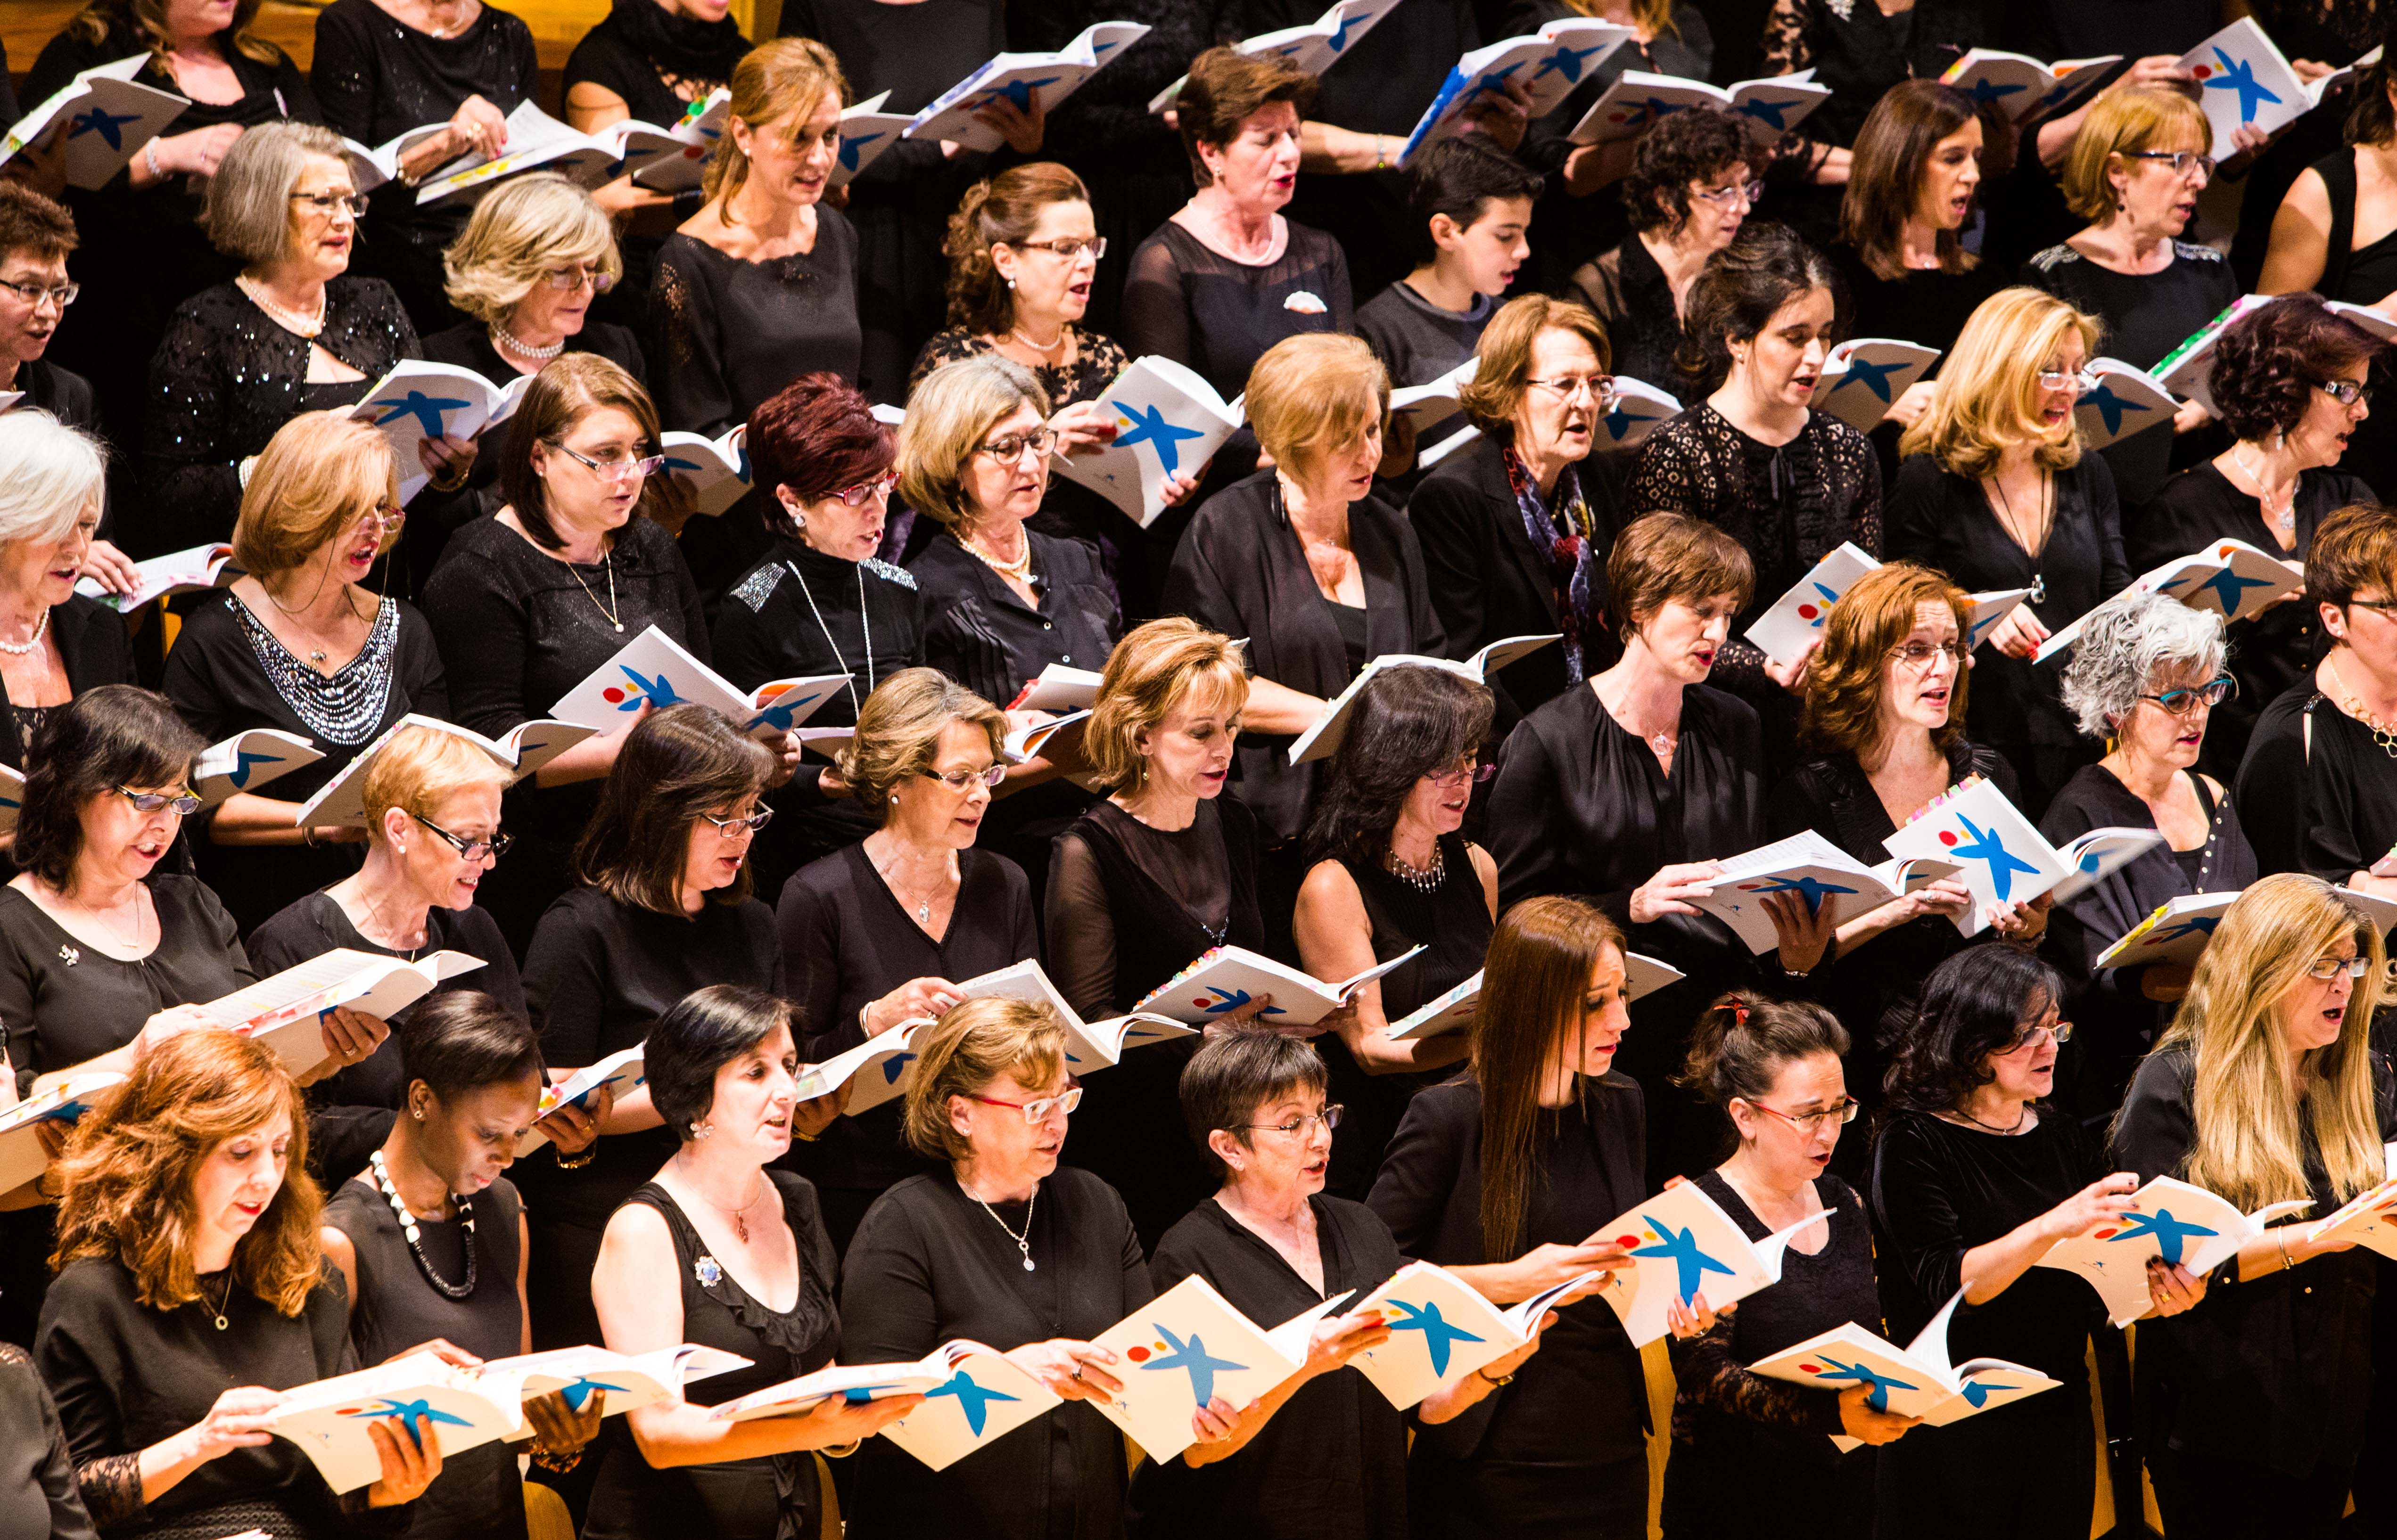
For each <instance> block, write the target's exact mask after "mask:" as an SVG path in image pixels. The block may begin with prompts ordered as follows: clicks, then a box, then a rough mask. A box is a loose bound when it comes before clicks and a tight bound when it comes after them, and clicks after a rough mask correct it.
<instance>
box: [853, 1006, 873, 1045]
mask: <svg viewBox="0 0 2397 1540" xmlns="http://www.w3.org/2000/svg"><path fill="white" fill-rule="evenodd" d="M872 1009H874V1002H872V1001H870V1000H869V1001H867V1002H865V1003H864V1004H863V1005H860V1006H859V1007H858V1008H857V1029H858V1030H859V1031H861V1032H864V1034H865V1035H866V1036H867V1037H872V1036H873V1035H874V1024H873V1023H872V1022H870V1021H868V1020H866V1019H865V1013H866V1012H868V1011H870V1010H872Z"/></svg>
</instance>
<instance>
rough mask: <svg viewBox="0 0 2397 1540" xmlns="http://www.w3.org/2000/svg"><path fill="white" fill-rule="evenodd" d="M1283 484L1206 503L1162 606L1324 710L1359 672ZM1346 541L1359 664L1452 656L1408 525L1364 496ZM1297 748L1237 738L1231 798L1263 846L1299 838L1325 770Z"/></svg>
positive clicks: (1257, 483)
mask: <svg viewBox="0 0 2397 1540" xmlns="http://www.w3.org/2000/svg"><path fill="white" fill-rule="evenodd" d="M1348 541H1349V546H1350V548H1351V551H1353V553H1354V554H1355V556H1356V560H1357V567H1358V572H1359V577H1360V578H1362V580H1363V583H1364V588H1365V656H1366V657H1367V658H1369V659H1370V658H1374V657H1381V656H1382V655H1383V654H1385V653H1416V654H1420V655H1422V656H1425V657H1447V656H1448V653H1449V643H1448V633H1447V632H1446V631H1444V630H1442V629H1441V627H1440V616H1439V614H1438V612H1437V611H1435V610H1434V609H1433V608H1432V602H1431V578H1430V573H1429V571H1428V568H1427V564H1426V562H1425V560H1424V553H1423V547H1422V546H1421V545H1419V544H1417V543H1416V540H1415V535H1414V531H1413V529H1412V528H1410V527H1409V526H1408V524H1407V521H1406V519H1405V518H1404V517H1403V516H1402V515H1400V514H1399V512H1398V511H1397V510H1395V509H1393V508H1391V507H1390V506H1389V505H1388V504H1387V503H1385V502H1383V501H1382V500H1381V499H1380V498H1377V497H1373V496H1370V495H1369V496H1367V497H1365V498H1360V499H1359V500H1358V501H1356V502H1353V503H1351V504H1349V505H1348ZM1162 607H1163V608H1164V610H1165V613H1167V614H1169V615H1186V616H1188V617H1190V618H1191V619H1193V620H1196V621H1198V623H1199V624H1200V625H1202V626H1205V627H1206V628H1207V629H1208V630H1210V631H1221V632H1222V633H1223V634H1225V636H1238V637H1246V638H1248V648H1247V658H1248V666H1249V671H1250V673H1252V674H1253V675H1255V676H1256V677H1258V678H1261V679H1270V680H1272V681H1273V682H1274V683H1276V684H1284V685H1287V686H1289V687H1290V688H1291V689H1293V690H1299V691H1303V692H1304V693H1306V694H1307V695H1311V696H1318V697H1321V698H1323V699H1325V700H1329V699H1331V698H1332V697H1333V696H1336V695H1338V694H1339V693H1340V692H1341V691H1342V690H1343V689H1345V688H1346V686H1347V684H1348V681H1349V680H1350V679H1351V678H1352V677H1353V676H1354V673H1355V670H1352V669H1351V668H1350V667H1349V666H1348V657H1347V653H1346V648H1345V647H1344V646H1343V644H1342V643H1341V639H1340V629H1339V626H1338V625H1337V624H1336V623H1335V621H1334V619H1333V617H1332V616H1331V615H1330V614H1329V613H1328V612H1327V611H1326V609H1325V607H1324V604H1323V591H1322V590H1320V589H1319V588H1318V587H1317V586H1316V582H1315V574H1314V572H1313V570H1312V569H1311V568H1310V567H1309V566H1308V565H1307V562H1306V551H1305V549H1304V548H1303V547H1302V546H1301V545H1300V544H1299V539H1298V535H1297V532H1296V531H1295V530H1293V529H1292V527H1291V523H1290V514H1289V511H1288V510H1287V509H1285V508H1284V506H1283V503H1282V494H1281V485H1280V482H1279V472H1277V471H1258V472H1257V473H1256V474H1254V475H1252V476H1250V477H1248V478H1247V479H1246V480H1244V481H1241V482H1239V483H1237V484H1235V485H1232V486H1229V487H1226V488H1225V490H1223V491H1222V492H1219V493H1217V494H1216V495H1215V496H1213V497H1212V498H1208V499H1207V502H1206V505H1205V506H1204V507H1202V508H1200V509H1199V510H1198V517H1197V518H1195V519H1193V520H1192V521H1191V523H1190V527H1189V529H1188V530H1187V531H1185V533H1184V535H1183V537H1182V543H1181V545H1180V547H1179V548H1177V549H1176V550H1175V551H1174V553H1173V569H1172V573H1171V574H1170V575H1169V576H1168V577H1167V578H1166V580H1165V597H1164V602H1163V606H1162ZM1293 741H1295V740H1294V739H1293V738H1292V737H1286V736H1275V735H1267V734H1263V733H1244V734H1242V735H1241V736H1240V740H1239V744H1238V745H1237V746H1236V747H1235V749H1234V754H1233V768H1232V790H1233V791H1234V793H1235V794H1236V795H1238V796H1239V799H1240V800H1241V801H1242V802H1244V803H1248V805H1249V808H1250V810H1251V811H1252V812H1253V813H1255V814H1256V815H1257V822H1258V824H1259V825H1260V826H1262V828H1263V830H1264V832H1265V843H1267V844H1268V845H1273V844H1278V843H1281V842H1283V841H1285V840H1290V839H1293V838H1295V837H1296V836H1297V835H1298V834H1299V833H1300V831H1301V830H1304V829H1305V828H1306V820H1307V818H1308V817H1309V816H1311V814H1312V813H1313V811H1314V807H1315V795H1316V785H1317V781H1318V779H1319V775H1320V773H1321V770H1322V765H1321V763H1320V762H1310V763H1306V764H1296V765H1294V764H1292V763H1290V748H1291V744H1292V742H1293Z"/></svg>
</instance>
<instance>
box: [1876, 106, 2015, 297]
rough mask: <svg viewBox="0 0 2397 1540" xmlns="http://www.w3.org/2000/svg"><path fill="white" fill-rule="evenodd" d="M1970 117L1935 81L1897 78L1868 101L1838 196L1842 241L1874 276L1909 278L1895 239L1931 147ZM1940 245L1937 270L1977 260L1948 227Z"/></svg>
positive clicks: (1966, 268) (1970, 265) (1969, 109)
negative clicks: (1874, 99)
mask: <svg viewBox="0 0 2397 1540" xmlns="http://www.w3.org/2000/svg"><path fill="white" fill-rule="evenodd" d="M1974 117H1975V109H1974V106H1973V99H1972V98H1971V97H1969V96H1967V95H1965V94H1964V93H1963V92H1962V91H1960V90H1958V89H1957V88H1956V87H1955V86H1943V85H1941V84H1940V83H1939V82H1937V81H1935V80H1903V81H1900V82H1898V83H1897V84H1896V85H1895V86H1891V87H1890V88H1889V89H1888V90H1887V91H1886V92H1884V93H1883V94H1882V96H1881V100H1879V101H1877V102H1875V103H1873V110H1872V112H1871V113H1870V114H1869V115H1868V116H1867V117H1866V119H1865V126H1863V127H1862V128H1860V129H1858V130H1857V131H1856V145H1855V166H1854V167H1853V168H1852V169H1851V170H1850V172H1849V174H1848V190H1847V192H1846V193H1844V194H1843V195H1842V196H1841V199H1840V239H1841V240H1842V241H1845V242H1846V243H1847V244H1848V245H1849V246H1851V247H1853V248H1854V249H1855V254H1856V256H1857V257H1858V258H1859V259H1862V261H1863V262H1864V264H1865V266H1867V267H1868V268H1870V269H1871V270H1872V272H1873V276H1875V277H1877V278H1881V279H1896V278H1903V277H1905V276H1906V262H1905V260H1904V254H1903V252H1902V250H1901V249H1900V243H1901V241H1902V240H1903V237H1904V235H1905V232H1906V221H1907V220H1908V219H1912V218H1914V210H1915V202H1916V200H1917V199H1919V198H1920V197H1921V196H1922V179H1923V175H1924V173H1925V172H1926V171H1927V170H1928V169H1929V167H1930V165H1931V153H1932V151H1934V150H1935V149H1937V148H1938V147H1939V141H1940V140H1941V139H1946V138H1947V137H1948V135H1950V134H1952V133H1955V132H1956V131H1958V130H1959V129H1961V128H1962V127H1963V126H1964V125H1966V124H1968V123H1970V122H1972V121H1973V119H1974ZM1992 174H1994V173H1992ZM1938 250H1939V271H1940V272H1971V271H1973V269H1974V268H1975V266H1977V265H1978V264H1979V262H1980V259H1979V258H1977V257H1975V256H1974V255H1973V254H1972V253H1971V252H1969V251H1966V250H1965V249H1964V246H1963V242H1962V238H1961V237H1960V236H1959V235H1958V234H1957V232H1955V231H1952V230H1943V231H1941V232H1939V236H1938Z"/></svg>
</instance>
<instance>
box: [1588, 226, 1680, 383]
mask: <svg viewBox="0 0 2397 1540" xmlns="http://www.w3.org/2000/svg"><path fill="white" fill-rule="evenodd" d="M1572 285H1573V286H1572V291H1571V292H1572V294H1573V298H1574V299H1579V300H1580V301H1581V302H1582V303H1583V304H1585V305H1587V306H1588V307H1589V308H1590V311H1591V312H1592V313H1593V314H1595V315H1596V316H1597V317H1598V318H1599V320H1600V321H1601V322H1604V323H1605V325H1606V339H1607V340H1608V341H1609V342H1612V343H1613V344H1614V372H1615V373H1616V374H1617V375H1619V376H1627V377H1629V378H1633V379H1637V380H1639V381H1640V382H1641V383H1643V384H1648V385H1654V386H1655V387H1656V389H1658V390H1660V391H1663V392H1666V393H1667V394H1668V395H1670V396H1672V397H1673V398H1674V399H1675V400H1677V401H1681V402H1683V403H1687V404H1695V403H1696V402H1697V401H1699V400H1700V399H1702V398H1703V397H1704V396H1705V395H1706V394H1707V381H1706V377H1705V376H1704V375H1696V374H1689V373H1685V372H1684V371H1683V370H1682V368H1681V345H1682V343H1683V342H1684V341H1686V340H1687V339H1688V335H1689V334H1688V333H1686V332H1684V331H1683V330H1682V329H1681V312H1679V311H1678V310H1676V309H1674V307H1673V285H1671V284H1670V283H1668V282H1667V280H1666V277H1665V270H1664V269H1663V268H1661V267H1658V266H1657V265H1656V259H1655V257H1654V255H1653V254H1652V253H1651V252H1650V251H1649V250H1648V248H1647V246H1643V245H1642V244H1641V243H1640V237H1639V236H1637V235H1632V236H1628V237H1627V238H1626V239H1625V240H1624V242H1623V244H1622V245H1620V246H1616V247H1615V248H1614V250H1612V251H1609V252H1605V253H1603V254H1602V255H1600V257H1599V258H1598V259H1597V260H1595V261H1590V262H1584V263H1583V264H1582V265H1581V266H1580V267H1579V268H1578V269H1576V270H1575V271H1574V272H1573V280H1572Z"/></svg>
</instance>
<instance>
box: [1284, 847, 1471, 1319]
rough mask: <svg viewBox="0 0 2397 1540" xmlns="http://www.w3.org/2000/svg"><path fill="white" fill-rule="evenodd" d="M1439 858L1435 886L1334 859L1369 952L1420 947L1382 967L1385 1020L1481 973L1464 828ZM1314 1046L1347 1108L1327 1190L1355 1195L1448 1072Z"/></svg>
mask: <svg viewBox="0 0 2397 1540" xmlns="http://www.w3.org/2000/svg"><path fill="white" fill-rule="evenodd" d="M1340 866H1341V869H1342V870H1345V871H1346V872H1347V873H1348V879H1349V881H1351V882H1353V883H1356V884H1357V896H1359V898H1360V899H1362V900H1363V901H1364V905H1365V918H1366V920H1367V921H1368V922H1370V923H1372V925H1373V961H1374V962H1376V963H1387V962H1388V961H1389V960H1390V959H1392V958H1394V957H1398V956H1399V955H1401V954H1403V953H1405V952H1407V951H1409V950H1411V949H1413V948H1414V947H1416V946H1418V945H1420V946H1422V947H1423V948H1424V949H1425V950H1424V952H1423V954H1422V955H1421V956H1419V957H1417V958H1416V959H1415V960H1414V961H1413V962H1412V963H1402V964H1400V965H1399V967H1397V968H1394V969H1392V970H1391V971H1390V972H1388V973H1386V974H1384V975H1383V976H1382V979H1381V987H1382V1017H1383V1019H1384V1020H1386V1021H1393V1022H1395V1021H1397V1020H1399V1018H1401V1017H1403V1016H1409V1015H1412V1014H1413V1012H1414V1011H1415V1010H1417V1009H1418V1008H1420V1007H1422V1006H1424V1005H1426V1004H1428V1003H1430V1002H1432V1001H1434V1000H1436V999H1438V998H1439V997H1440V996H1441V995H1443V994H1446V993H1447V992H1448V991H1449V990H1450V989H1454V988H1455V987H1456V986H1457V985H1459V984H1462V983H1464V982H1465V981H1466V979H1468V978H1470V977H1472V976H1474V975H1475V974H1477V973H1479V972H1480V971H1481V960H1482V957H1483V955H1484V954H1485V953H1487V952H1488V951H1489V950H1490V933H1491V928H1492V927H1491V920H1490V902H1489V900H1488V899H1487V898H1485V897H1483V896H1482V891H1481V875H1480V873H1479V872H1477V871H1475V870H1473V856H1472V854H1471V847H1470V846H1469V845H1467V844H1466V839H1465V836H1464V835H1462V834H1443V835H1441V836H1440V869H1441V870H1440V885H1439V886H1438V887H1435V888H1433V889H1432V890H1431V891H1430V892H1428V893H1426V892H1425V891H1424V890H1423V889H1422V888H1419V887H1416V886H1415V885H1414V884H1413V883H1406V882H1401V881H1400V880H1399V878H1398V877H1396V876H1395V875H1393V874H1392V873H1391V872H1390V870H1389V869H1388V868H1386V867H1385V866H1383V865H1382V863H1381V862H1379V861H1359V860H1353V859H1350V858H1348V857H1346V856H1343V857H1341V858H1340ZM1316 1046H1317V1048H1318V1049H1319V1050H1320V1051H1321V1053H1322V1055H1323V1067H1324V1069H1325V1071H1326V1072H1327V1074H1328V1076H1329V1084H1328V1086H1327V1087H1326V1095H1327V1098H1328V1099H1329V1100H1332V1101H1335V1102H1338V1103H1340V1104H1341V1105H1342V1106H1343V1107H1345V1108H1346V1109H1347V1111H1346V1113H1345V1114H1343V1115H1342V1117H1341V1120H1340V1136H1339V1137H1338V1138H1336V1139H1334V1140H1332V1167H1331V1170H1330V1172H1329V1173H1328V1174H1327V1175H1326V1178H1325V1184H1324V1186H1325V1190H1326V1191H1328V1192H1331V1193H1332V1194H1334V1195H1335V1196H1338V1197H1342V1198H1359V1199H1361V1198H1363V1197H1364V1195H1365V1194H1366V1192H1367V1191H1368V1190H1370V1189H1371V1188H1372V1187H1373V1173H1374V1172H1376V1171H1378V1170H1380V1169H1381V1165H1382V1151H1383V1150H1384V1149H1385V1148H1387V1147H1388V1145H1389V1142H1390V1137H1391V1135H1394V1134H1396V1133H1398V1131H1399V1120H1400V1119H1401V1118H1404V1117H1405V1116H1406V1112H1407V1104H1408V1103H1409V1102H1411V1101H1413V1099H1414V1096H1415V1093H1416V1092H1418V1091H1421V1090H1423V1089H1424V1088H1425V1087H1426V1086H1430V1085H1437V1084H1438V1083H1440V1082H1441V1081H1444V1080H1446V1079H1448V1078H1449V1077H1450V1076H1451V1075H1453V1074H1454V1073H1455V1072H1456V1071H1455V1069H1453V1067H1452V1068H1448V1069H1425V1070H1413V1071H1411V1070H1403V1069H1402V1070H1399V1071H1398V1072H1397V1073H1395V1074H1385V1075H1372V1074H1367V1073H1366V1072H1365V1070H1364V1069H1363V1068H1362V1067H1361V1066H1359V1064H1358V1062H1357V1059H1356V1056H1355V1055H1352V1054H1350V1053H1349V1051H1348V1045H1347V1044H1346V1042H1342V1041H1341V1040H1340V1039H1339V1038H1338V1037H1336V1036H1324V1037H1320V1038H1318V1039H1316ZM1260 1323H1261V1324H1265V1322H1263V1321H1261V1320H1260Z"/></svg>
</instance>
